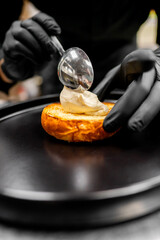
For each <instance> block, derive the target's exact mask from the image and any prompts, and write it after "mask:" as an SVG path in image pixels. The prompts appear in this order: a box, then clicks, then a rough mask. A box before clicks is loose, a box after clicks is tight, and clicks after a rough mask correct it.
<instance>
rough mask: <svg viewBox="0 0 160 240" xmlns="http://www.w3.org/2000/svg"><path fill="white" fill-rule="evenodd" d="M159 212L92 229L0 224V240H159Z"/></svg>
mask: <svg viewBox="0 0 160 240" xmlns="http://www.w3.org/2000/svg"><path fill="white" fill-rule="evenodd" d="M159 226H160V211H156V212H154V213H152V214H149V215H147V216H144V217H141V218H139V219H136V220H132V221H129V222H125V223H121V224H116V225H112V226H106V227H99V228H94V229H81V230H55V229H45V230H44V229H36V230H33V229H29V228H28V229H27V228H18V227H16V226H13V225H12V226H10V225H8V224H7V225H6V224H4V223H0V239H1V240H44V239H45V240H54V239H55V240H58V239H59V240H73V239H74V240H90V239H91V240H97V239H98V240H106V239H109V240H110V239H114V240H132V239H133V240H139V239H140V240H143V239H145V240H159V239H160V227H159Z"/></svg>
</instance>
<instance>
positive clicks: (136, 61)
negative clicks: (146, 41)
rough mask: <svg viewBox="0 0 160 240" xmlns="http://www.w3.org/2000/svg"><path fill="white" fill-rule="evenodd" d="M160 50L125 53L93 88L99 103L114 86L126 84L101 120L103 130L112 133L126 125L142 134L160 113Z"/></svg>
mask: <svg viewBox="0 0 160 240" xmlns="http://www.w3.org/2000/svg"><path fill="white" fill-rule="evenodd" d="M159 57H160V49H157V50H155V51H154V52H153V51H152V50H147V49H139V50H136V51H134V52H132V53H130V54H128V55H127V56H126V57H125V58H124V60H123V62H122V64H120V65H119V66H117V67H115V68H114V69H112V70H111V71H110V72H109V73H108V74H107V75H106V77H105V79H104V80H103V81H102V82H101V83H100V84H99V85H98V86H97V87H96V89H95V90H94V91H93V92H95V93H96V94H97V95H98V96H99V98H100V100H102V98H104V95H105V93H107V92H109V91H111V90H112V89H113V88H115V87H119V86H122V85H123V87H124V86H125V85H126V86H127V85H128V87H127V90H126V91H125V93H124V94H123V96H122V97H120V98H119V100H118V101H117V102H116V104H115V106H114V107H113V109H112V110H111V112H110V113H109V114H108V115H107V117H106V118H105V120H104V123H103V127H104V129H105V130H106V131H107V132H113V131H116V130H117V129H119V128H120V127H122V126H124V125H127V126H128V128H129V129H131V130H133V131H142V130H143V129H144V128H146V127H147V126H148V125H149V124H150V123H151V121H152V120H153V119H154V117H155V116H156V115H157V114H158V112H159V111H160V59H159Z"/></svg>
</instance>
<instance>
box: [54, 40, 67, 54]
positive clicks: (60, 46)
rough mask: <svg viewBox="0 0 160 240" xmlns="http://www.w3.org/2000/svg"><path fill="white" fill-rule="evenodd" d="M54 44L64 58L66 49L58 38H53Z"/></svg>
mask: <svg viewBox="0 0 160 240" xmlns="http://www.w3.org/2000/svg"><path fill="white" fill-rule="evenodd" d="M51 40H52V43H53V44H54V46H55V48H56V49H57V50H58V52H59V54H60V55H61V56H62V55H63V53H64V52H65V51H64V48H63V47H62V44H61V43H60V42H59V40H58V39H57V37H56V36H51Z"/></svg>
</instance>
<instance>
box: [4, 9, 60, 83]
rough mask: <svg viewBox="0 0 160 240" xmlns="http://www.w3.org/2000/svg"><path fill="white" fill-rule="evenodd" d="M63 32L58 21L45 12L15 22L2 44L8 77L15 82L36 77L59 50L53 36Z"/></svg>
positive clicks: (5, 71) (5, 70)
mask: <svg viewBox="0 0 160 240" xmlns="http://www.w3.org/2000/svg"><path fill="white" fill-rule="evenodd" d="M60 32H61V30H60V27H59V26H58V24H57V23H56V21H55V20H54V19H53V18H52V17H50V16H48V15H46V14H45V13H42V12H39V13H38V14H36V15H35V16H33V17H32V18H30V19H27V20H24V21H15V22H14V23H13V24H12V26H11V28H10V29H9V30H8V32H7V33H6V37H5V40H4V43H3V46H2V49H3V54H4V63H3V64H2V70H3V72H4V73H5V74H6V76H7V77H8V78H10V79H12V80H14V81H18V80H24V79H27V78H29V77H32V76H33V75H34V73H35V69H36V67H37V66H39V65H40V66H42V65H43V64H44V63H45V62H46V61H48V60H50V59H51V55H52V54H53V52H54V51H55V52H56V49H55V47H54V46H53V44H52V42H51V38H50V36H51V35H52V36H53V35H58V34H60Z"/></svg>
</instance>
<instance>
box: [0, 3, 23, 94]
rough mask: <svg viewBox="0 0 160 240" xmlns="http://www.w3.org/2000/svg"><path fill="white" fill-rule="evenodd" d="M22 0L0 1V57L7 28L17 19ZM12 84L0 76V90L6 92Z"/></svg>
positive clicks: (0, 56)
mask: <svg viewBox="0 0 160 240" xmlns="http://www.w3.org/2000/svg"><path fill="white" fill-rule="evenodd" d="M22 6H23V0H16V1H14V0H8V1H7V0H2V1H1V3H0V59H1V58H2V57H3V52H2V49H1V46H2V43H3V41H4V38H5V34H6V32H7V30H8V29H9V28H10V26H11V24H12V22H13V21H15V20H17V19H18V18H19V16H20V14H21V10H22ZM12 86H13V84H8V83H5V82H3V80H2V79H1V78H0V91H3V92H6V93H8V90H9V88H10V87H12Z"/></svg>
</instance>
